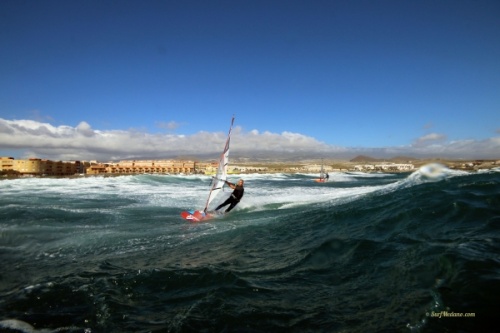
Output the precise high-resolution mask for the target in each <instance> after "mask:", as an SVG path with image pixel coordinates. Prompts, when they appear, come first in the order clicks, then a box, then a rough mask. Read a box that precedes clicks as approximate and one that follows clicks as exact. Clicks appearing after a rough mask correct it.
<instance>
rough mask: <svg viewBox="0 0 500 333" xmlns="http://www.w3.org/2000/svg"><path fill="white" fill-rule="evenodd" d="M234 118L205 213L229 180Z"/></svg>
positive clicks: (213, 180)
mask: <svg viewBox="0 0 500 333" xmlns="http://www.w3.org/2000/svg"><path fill="white" fill-rule="evenodd" d="M233 123H234V116H233V118H232V119H231V126H230V127H229V133H228V134H227V139H226V145H225V146H224V150H223V151H222V154H221V155H220V158H219V165H218V167H217V172H216V174H215V176H214V177H213V178H212V184H211V186H210V192H209V194H208V199H207V203H206V204H205V208H204V209H203V211H204V212H206V211H207V209H208V206H209V205H210V203H211V202H212V200H214V199H215V197H216V196H217V194H219V192H220V191H221V190H222V188H223V187H224V184H225V181H226V179H227V166H228V165H229V144H230V142H231V130H232V129H233Z"/></svg>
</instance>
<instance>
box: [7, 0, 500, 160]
mask: <svg viewBox="0 0 500 333" xmlns="http://www.w3.org/2000/svg"><path fill="white" fill-rule="evenodd" d="M499 17H500V1H497V0H492V1H490V0H480V1H472V0H439V1H436V0H419V1H402V0H380V1H377V0H349V1H348V0H342V1H340V0H339V1H337V0H327V1H322V0H318V1H310V0H305V1H295V0H287V1H272V0H266V1H260V0H236V1H234V0H233V1H217V0H213V1H204V0H200V1H190V0H186V1H175V0H168V1H167V0H165V1H159V0H154V1H153V0H141V1H139V0H137V1H130V0H121V1H108V0H100V1H93V0H85V1H83V0H82V1H77V0H75V1H54V0H45V1H34V0H32V1H28V0H2V1H0V156H9V157H14V158H16V159H23V158H30V157H37V158H47V159H52V160H100V161H111V160H124V159H149V158H152V159H163V158H172V157H183V156H184V157H186V156H187V157H189V156H206V157H209V156H212V155H218V154H219V153H220V152H221V151H222V149H223V147H224V142H225V138H226V135H227V132H228V130H229V125H230V122H231V117H232V116H233V115H234V116H235V122H234V126H235V127H234V128H233V135H232V137H231V155H233V154H234V155H233V156H243V157H248V158H250V159H252V158H258V157H259V158H260V157H273V156H274V157H288V158H303V157H317V158H332V159H336V158H338V159H346V158H347V159H349V158H353V157H355V156H357V155H368V156H371V157H379V158H386V157H387V158H388V157H394V156H411V157H414V158H429V157H434V158H435V157H438V158H456V159H499V158H500V20H499V19H498V18H499Z"/></svg>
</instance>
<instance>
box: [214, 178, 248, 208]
mask: <svg viewBox="0 0 500 333" xmlns="http://www.w3.org/2000/svg"><path fill="white" fill-rule="evenodd" d="M225 183H226V184H227V185H228V186H229V187H230V188H232V189H233V190H234V191H233V193H231V195H230V196H229V198H227V200H226V201H224V202H223V203H221V204H220V205H219V206H217V208H215V211H218V210H219V209H221V208H222V207H224V206H226V205H229V207H228V209H226V211H225V213H229V212H230V211H231V209H233V208H234V206H236V205H237V204H238V202H240V200H241V198H242V197H243V193H244V192H245V189H244V188H243V183H244V181H243V179H240V180H238V183H237V184H233V183H230V182H228V181H227V180H226V181H225Z"/></svg>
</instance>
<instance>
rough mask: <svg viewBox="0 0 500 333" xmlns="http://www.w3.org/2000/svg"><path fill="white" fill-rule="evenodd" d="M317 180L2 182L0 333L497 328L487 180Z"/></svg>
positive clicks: (481, 176) (493, 180) (493, 179)
mask: <svg viewBox="0 0 500 333" xmlns="http://www.w3.org/2000/svg"><path fill="white" fill-rule="evenodd" d="M316 176H317V175H300V174H295V175H285V174H278V175H270V174H267V175H243V176H242V177H243V178H244V179H245V189H246V191H245V197H244V198H243V200H242V202H241V203H240V204H239V205H238V206H237V207H236V208H235V209H234V210H233V211H232V212H231V214H229V215H227V216H225V217H223V218H220V219H217V220H212V221H210V222H206V223H198V224H193V223H189V222H186V221H184V220H182V219H181V217H180V215H179V214H180V212H181V211H182V210H185V209H192V208H195V209H196V208H198V209H199V208H202V207H203V206H204V203H205V200H206V197H207V195H208V189H209V177H208V176H169V175H138V176H125V177H112V178H100V177H96V178H83V177H82V178H80V179H40V178H31V179H18V180H3V181H0V189H1V192H0V267H1V268H0V331H2V332H493V331H495V332H496V331H497V330H496V328H498V324H499V322H498V320H497V317H498V311H499V310H500V306H499V295H500V242H499V239H500V232H499V230H500V227H499V226H500V170H498V169H496V170H491V171H483V172H479V173H465V172H458V171H450V170H446V169H440V168H436V167H434V168H429V167H426V168H423V169H421V170H419V171H417V172H414V173H406V174H397V175H393V174H380V173H377V174H363V173H335V174H333V173H332V174H331V175H330V176H331V177H330V182H328V183H325V184H321V183H316V182H314V181H313V178H316ZM239 177H240V176H239V175H235V176H234V177H232V178H234V179H232V178H231V179H230V180H234V181H236V180H237V179H238V178H239ZM227 195H229V192H226V193H224V196H223V197H222V198H220V200H216V201H217V203H218V202H220V201H222V200H223V199H224V198H225V196H227Z"/></svg>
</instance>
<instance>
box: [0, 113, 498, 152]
mask: <svg viewBox="0 0 500 333" xmlns="http://www.w3.org/2000/svg"><path fill="white" fill-rule="evenodd" d="M226 135H227V133H223V132H219V133H214V132H206V131H200V132H198V133H195V134H192V135H183V134H172V133H163V134H151V133H147V132H144V131H139V130H128V131H124V130H108V131H100V130H94V129H92V127H91V125H90V124H88V123H87V122H85V121H82V122H80V123H79V124H78V125H77V126H76V127H71V126H53V125H51V124H49V123H45V122H38V121H33V120H6V119H2V118H0V155H1V154H2V153H1V150H2V149H3V150H5V151H9V152H12V151H19V152H20V154H22V156H16V158H27V157H40V158H48V159H52V160H100V161H108V160H121V159H140V158H153V159H163V158H172V157H176V156H188V157H189V156H193V157H194V156H203V157H204V158H215V157H217V156H218V154H219V153H220V151H221V149H222V147H223V145H224V143H225V140H226ZM231 151H232V152H231V154H232V155H233V156H236V155H239V156H246V157H254V156H261V157H268V158H273V157H274V158H284V157H287V158H294V157H296V158H312V157H318V156H321V157H331V158H352V157H354V156H356V155H359V154H363V155H370V156H373V157H393V156H397V155H406V156H410V157H415V158H419V157H443V158H500V156H499V154H500V137H494V138H490V139H487V140H482V141H477V140H462V141H452V142H446V136H445V135H443V134H437V133H432V134H428V135H425V136H423V137H420V138H418V139H416V140H415V141H414V142H413V144H412V145H409V146H402V147H380V148H349V147H338V146H333V145H329V144H326V143H324V142H321V141H318V140H317V139H315V138H313V137H309V136H306V135H303V134H300V133H292V132H282V133H272V132H268V131H265V132H259V131H258V130H256V129H254V130H251V131H248V132H245V131H244V130H243V129H242V128H241V127H239V126H236V127H235V128H234V129H233V135H232V140H231Z"/></svg>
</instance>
